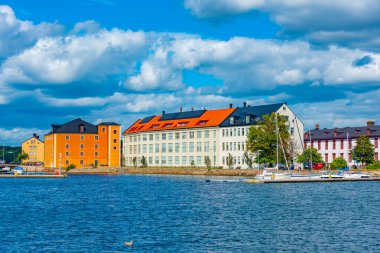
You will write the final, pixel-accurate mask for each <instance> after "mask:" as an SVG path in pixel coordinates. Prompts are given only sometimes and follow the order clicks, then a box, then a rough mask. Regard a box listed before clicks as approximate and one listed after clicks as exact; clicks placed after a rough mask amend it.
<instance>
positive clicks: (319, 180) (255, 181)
mask: <svg viewBox="0 0 380 253" xmlns="http://www.w3.org/2000/svg"><path fill="white" fill-rule="evenodd" d="M361 181H380V177H370V178H302V179H301V178H297V179H274V180H272V179H261V180H258V179H251V180H247V181H246V183H250V184H283V183H334V182H361Z"/></svg>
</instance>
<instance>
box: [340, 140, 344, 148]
mask: <svg viewBox="0 0 380 253" xmlns="http://www.w3.org/2000/svg"><path fill="white" fill-rule="evenodd" d="M343 146H344V144H343V140H340V149H343V148H344V147H343Z"/></svg>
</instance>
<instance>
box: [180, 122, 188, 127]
mask: <svg viewBox="0 0 380 253" xmlns="http://www.w3.org/2000/svg"><path fill="white" fill-rule="evenodd" d="M187 123H189V122H179V123H178V124H177V126H178V127H184V126H186V125H187Z"/></svg>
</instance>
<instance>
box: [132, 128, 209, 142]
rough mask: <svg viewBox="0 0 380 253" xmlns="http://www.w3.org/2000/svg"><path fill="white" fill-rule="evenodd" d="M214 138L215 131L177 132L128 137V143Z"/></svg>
mask: <svg viewBox="0 0 380 253" xmlns="http://www.w3.org/2000/svg"><path fill="white" fill-rule="evenodd" d="M211 136H212V137H213V138H216V130H204V131H189V132H177V133H155V134H140V135H134V136H129V142H140V141H153V140H154V141H160V140H173V139H174V140H181V139H182V140H186V139H187V138H188V137H189V138H190V139H194V138H197V139H201V138H202V137H204V138H210V137H211Z"/></svg>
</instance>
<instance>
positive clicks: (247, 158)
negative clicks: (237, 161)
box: [244, 150, 254, 169]
mask: <svg viewBox="0 0 380 253" xmlns="http://www.w3.org/2000/svg"><path fill="white" fill-rule="evenodd" d="M244 160H245V163H246V164H247V165H248V168H250V169H253V160H254V158H253V156H252V154H251V153H249V152H248V151H247V150H246V151H244Z"/></svg>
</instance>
